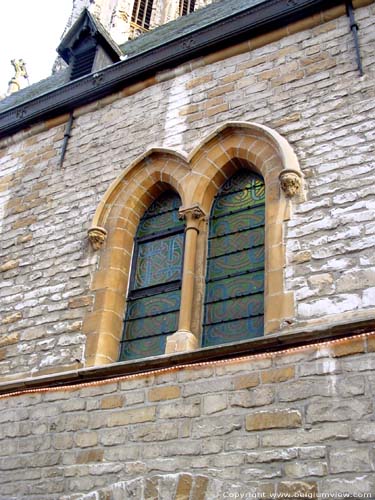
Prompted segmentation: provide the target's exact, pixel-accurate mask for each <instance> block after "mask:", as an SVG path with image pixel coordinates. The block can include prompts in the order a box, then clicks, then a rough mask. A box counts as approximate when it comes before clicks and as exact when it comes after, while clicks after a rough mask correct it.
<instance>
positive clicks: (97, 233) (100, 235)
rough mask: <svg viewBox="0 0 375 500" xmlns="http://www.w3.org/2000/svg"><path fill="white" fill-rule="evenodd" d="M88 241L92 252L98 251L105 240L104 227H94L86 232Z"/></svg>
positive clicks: (105, 232)
mask: <svg viewBox="0 0 375 500" xmlns="http://www.w3.org/2000/svg"><path fill="white" fill-rule="evenodd" d="M88 235H89V240H90V243H91V246H92V248H93V249H94V250H99V249H100V248H101V247H102V246H103V243H104V242H105V240H106V238H107V231H106V230H105V229H104V227H99V226H94V227H91V228H90V229H89V230H88Z"/></svg>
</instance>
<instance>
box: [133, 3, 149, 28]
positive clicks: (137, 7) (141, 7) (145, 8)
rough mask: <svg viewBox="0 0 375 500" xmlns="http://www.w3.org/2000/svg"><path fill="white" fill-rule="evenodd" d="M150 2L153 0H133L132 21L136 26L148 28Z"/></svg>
mask: <svg viewBox="0 0 375 500" xmlns="http://www.w3.org/2000/svg"><path fill="white" fill-rule="evenodd" d="M152 4H153V0H135V2H134V7H133V13H132V22H133V23H135V24H136V25H137V26H141V27H142V28H145V29H149V27H150V21H151V14H152Z"/></svg>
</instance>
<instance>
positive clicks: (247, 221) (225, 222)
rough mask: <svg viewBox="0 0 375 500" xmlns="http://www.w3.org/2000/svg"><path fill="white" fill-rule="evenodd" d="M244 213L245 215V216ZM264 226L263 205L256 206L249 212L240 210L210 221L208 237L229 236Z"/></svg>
mask: <svg viewBox="0 0 375 500" xmlns="http://www.w3.org/2000/svg"><path fill="white" fill-rule="evenodd" d="M245 213H246V215H245ZM263 225H264V205H261V206H257V207H255V208H252V209H250V210H246V209H245V210H242V211H241V212H235V213H230V214H227V216H226V217H220V218H217V219H212V220H211V226H210V237H211V238H213V237H215V236H223V235H224V234H231V233H233V231H243V230H244V229H249V228H254V227H259V226H263Z"/></svg>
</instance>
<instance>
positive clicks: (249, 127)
mask: <svg viewBox="0 0 375 500" xmlns="http://www.w3.org/2000/svg"><path fill="white" fill-rule="evenodd" d="M189 160H190V164H191V166H192V176H194V183H192V187H191V190H190V193H191V194H190V196H191V199H189V202H190V203H191V202H193V201H194V203H198V204H200V205H201V206H202V208H203V210H204V211H205V212H206V213H210V210H211V206H212V203H213V200H214V197H215V195H216V194H217V193H218V191H219V189H220V188H221V186H223V185H224V183H225V182H226V181H227V180H228V179H229V178H230V177H231V176H232V175H234V173H235V172H236V171H238V170H239V169H249V170H251V171H253V172H255V173H258V174H260V175H261V176H262V177H263V179H264V181H265V193H266V195H265V205H266V209H265V210H266V211H265V289H264V299H265V300H264V302H265V314H264V320H265V321H264V328H265V330H264V331H265V333H266V334H267V333H273V332H275V331H277V330H278V329H279V328H280V325H281V323H282V321H284V320H285V319H288V318H291V317H293V315H294V297H293V294H292V293H290V292H287V291H286V290H285V287H284V267H285V246H284V243H283V230H284V227H283V226H284V221H285V220H288V218H289V216H290V202H289V199H288V198H287V197H286V196H285V194H284V193H283V191H282V189H281V187H280V176H281V175H282V173H283V172H293V173H295V175H296V176H298V178H299V179H301V180H302V173H301V170H300V166H299V163H298V159H297V157H296V155H295V153H294V151H293V149H292V147H291V146H290V144H289V143H288V142H287V141H286V140H285V139H284V138H283V137H281V136H280V134H278V133H277V132H276V131H274V130H272V129H270V128H269V127H266V126H264V125H259V124H257V123H249V122H229V123H226V124H224V125H221V126H220V127H218V128H217V129H216V130H215V131H214V132H212V133H211V134H210V135H209V136H208V137H206V138H205V139H204V140H203V141H202V142H201V143H200V144H199V145H198V146H197V147H196V148H195V149H194V150H193V151H192V153H191V154H190V156H189ZM301 192H302V190H301ZM206 238H207V235H205V236H204V238H201V241H200V242H199V243H198V246H200V249H198V253H200V254H202V253H203V252H204V250H203V249H204V247H205V246H206ZM199 273H200V274H199V277H198V280H199V281H200V282H203V280H204V267H203V266H201V267H200V268H199ZM201 294H203V291H201Z"/></svg>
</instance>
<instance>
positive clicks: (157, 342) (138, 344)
mask: <svg viewBox="0 0 375 500" xmlns="http://www.w3.org/2000/svg"><path fill="white" fill-rule="evenodd" d="M166 341H167V335H157V336H154V337H149V338H146V339H139V340H128V341H127V342H126V343H124V344H123V347H122V352H121V359H122V360H125V359H139V358H146V357H148V356H159V355H161V354H164V352H165V344H166Z"/></svg>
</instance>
